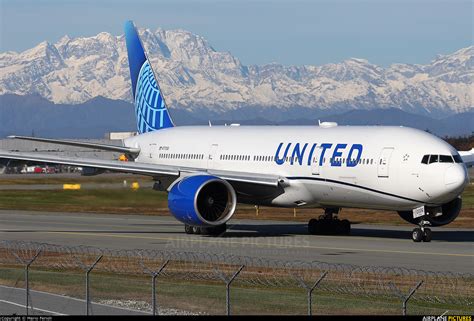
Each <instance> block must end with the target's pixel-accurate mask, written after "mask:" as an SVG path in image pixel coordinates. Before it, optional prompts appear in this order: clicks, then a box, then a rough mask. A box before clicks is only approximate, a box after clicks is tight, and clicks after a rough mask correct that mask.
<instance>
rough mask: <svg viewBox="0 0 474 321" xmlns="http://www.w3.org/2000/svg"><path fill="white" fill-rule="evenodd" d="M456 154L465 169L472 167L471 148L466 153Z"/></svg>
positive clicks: (473, 149)
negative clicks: (464, 165)
mask: <svg viewBox="0 0 474 321" xmlns="http://www.w3.org/2000/svg"><path fill="white" fill-rule="evenodd" d="M458 153H459V155H460V156H461V158H462V161H463V162H464V164H466V166H467V167H471V166H473V165H474V148H471V150H468V151H458Z"/></svg>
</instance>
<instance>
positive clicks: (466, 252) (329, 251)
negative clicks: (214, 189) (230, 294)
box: [0, 210, 474, 273]
mask: <svg viewBox="0 0 474 321" xmlns="http://www.w3.org/2000/svg"><path fill="white" fill-rule="evenodd" d="M432 230H433V240H432V241H431V242H430V243H414V242H413V241H412V240H411V231H412V227H408V226H398V227H397V226H387V225H363V224H357V225H353V226H352V235H351V236H316V235H308V234H307V227H306V224H303V223H291V222H279V221H254V220H231V221H230V222H229V223H228V231H227V232H226V233H225V234H224V235H222V236H220V237H209V236H200V235H187V234H185V233H184V227H183V224H181V223H179V222H178V221H176V220H175V219H174V218H172V217H161V216H160V217H156V216H142V215H114V214H81V213H46V212H31V211H13V210H1V211H0V240H17V241H35V242H45V243H51V244H61V245H66V246H77V245H88V246H97V247H102V248H112V249H157V250H159V249H162V250H177V251H197V252H210V253H226V254H234V255H242V256H254V257H262V258H269V259H280V260H286V261H290V260H301V261H314V260H316V261H322V262H328V263H346V264H355V265H362V266H367V265H371V266H386V267H405V268H413V269H420V270H430V271H450V272H462V273H467V272H470V273H472V271H473V270H474V229H460V228H449V227H448V228H432Z"/></svg>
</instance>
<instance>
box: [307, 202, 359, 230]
mask: <svg viewBox="0 0 474 321" xmlns="http://www.w3.org/2000/svg"><path fill="white" fill-rule="evenodd" d="M338 213H339V208H326V209H325V210H324V214H323V215H321V216H320V217H319V218H318V219H314V218H313V219H311V220H310V221H309V222H308V232H309V234H314V235H349V234H351V223H350V222H349V221H348V220H340V219H338V218H337V214H338Z"/></svg>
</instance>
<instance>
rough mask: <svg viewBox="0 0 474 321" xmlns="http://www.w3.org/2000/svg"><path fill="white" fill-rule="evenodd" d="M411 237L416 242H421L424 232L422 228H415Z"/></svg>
mask: <svg viewBox="0 0 474 321" xmlns="http://www.w3.org/2000/svg"><path fill="white" fill-rule="evenodd" d="M411 238H412V239H413V241H414V242H421V241H422V240H423V232H422V231H421V228H419V227H417V228H414V229H413V233H412V234H411Z"/></svg>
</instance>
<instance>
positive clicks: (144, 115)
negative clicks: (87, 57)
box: [125, 21, 174, 134]
mask: <svg viewBox="0 0 474 321" xmlns="http://www.w3.org/2000/svg"><path fill="white" fill-rule="evenodd" d="M125 41H126V43H127V52H128V64H129V67H130V78H131V80H132V92H133V98H134V102H135V114H136V116H137V127H138V132H139V133H140V134H143V133H147V132H151V131H154V130H158V129H163V128H168V127H173V126H174V125H173V121H172V120H171V117H170V114H169V112H168V109H167V107H166V104H165V101H164V99H163V95H162V93H161V90H160V87H159V85H158V82H157V81H156V78H155V74H154V73H153V70H152V69H151V65H150V62H149V61H148V58H147V57H146V54H145V51H144V49H143V45H142V43H141V41H140V37H139V36H138V33H137V29H136V28H135V26H134V24H133V22H131V21H127V22H126V23H125Z"/></svg>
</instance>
